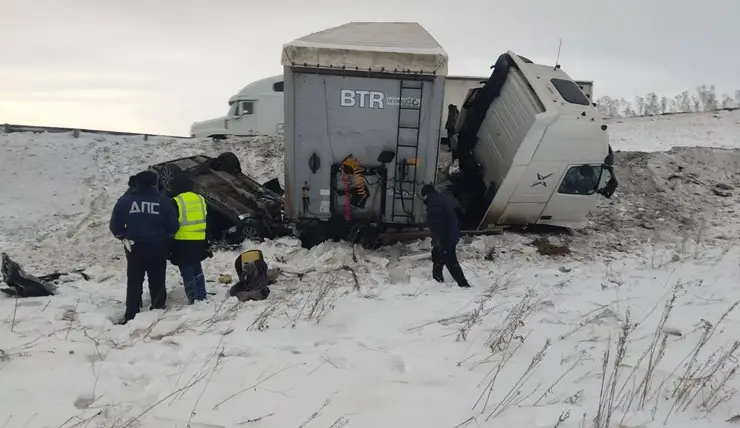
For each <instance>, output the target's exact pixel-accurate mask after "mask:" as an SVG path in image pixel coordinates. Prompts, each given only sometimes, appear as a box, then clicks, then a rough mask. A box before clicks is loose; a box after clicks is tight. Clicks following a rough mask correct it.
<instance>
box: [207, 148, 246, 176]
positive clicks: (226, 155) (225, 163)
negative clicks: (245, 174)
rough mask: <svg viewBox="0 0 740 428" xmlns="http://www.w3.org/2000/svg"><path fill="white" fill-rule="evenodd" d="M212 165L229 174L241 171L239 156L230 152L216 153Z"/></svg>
mask: <svg viewBox="0 0 740 428" xmlns="http://www.w3.org/2000/svg"><path fill="white" fill-rule="evenodd" d="M214 167H215V169H218V170H221V171H224V172H228V173H229V174H239V173H241V172H242V164H241V162H239V158H238V157H236V155H235V154H234V153H232V152H223V153H221V154H220V155H218V157H216V162H215V165H214Z"/></svg>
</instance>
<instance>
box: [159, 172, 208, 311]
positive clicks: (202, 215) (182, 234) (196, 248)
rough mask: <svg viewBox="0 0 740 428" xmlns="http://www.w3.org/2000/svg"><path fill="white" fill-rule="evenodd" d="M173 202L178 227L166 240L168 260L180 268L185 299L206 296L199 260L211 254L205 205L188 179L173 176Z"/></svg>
mask: <svg viewBox="0 0 740 428" xmlns="http://www.w3.org/2000/svg"><path fill="white" fill-rule="evenodd" d="M171 189H172V194H173V195H175V198H174V199H173V204H174V207H175V210H176V212H177V215H178V223H179V229H178V230H177V233H176V234H175V236H174V237H173V239H172V240H171V241H170V251H169V255H170V257H169V258H170V261H171V262H172V264H173V265H175V266H177V267H178V268H180V275H182V281H183V284H184V285H185V295H186V296H187V297H188V302H189V303H191V304H192V303H193V302H196V301H201V300H205V299H206V278H205V276H204V275H203V266H202V264H201V263H202V262H203V260H205V259H206V258H208V257H212V256H213V253H212V252H211V251H210V249H209V247H210V243H209V240H208V237H207V234H206V225H207V221H208V207H207V205H206V201H205V199H204V198H203V196H201V195H199V194H197V193H195V192H193V191H192V186H191V182H190V179H189V178H187V177H186V176H184V175H180V176H176V177H175V178H174V179H173V180H172V182H171Z"/></svg>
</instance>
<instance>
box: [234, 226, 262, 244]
mask: <svg viewBox="0 0 740 428" xmlns="http://www.w3.org/2000/svg"><path fill="white" fill-rule="evenodd" d="M239 237H240V238H241V239H242V242H243V241H254V242H262V238H263V236H262V233H261V231H260V229H259V227H257V226H256V225H254V224H245V225H243V226H241V227H240V228H239Z"/></svg>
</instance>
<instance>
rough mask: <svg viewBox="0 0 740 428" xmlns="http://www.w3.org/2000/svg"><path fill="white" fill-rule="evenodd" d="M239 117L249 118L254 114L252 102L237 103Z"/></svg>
mask: <svg viewBox="0 0 740 428" xmlns="http://www.w3.org/2000/svg"><path fill="white" fill-rule="evenodd" d="M238 113H239V116H249V115H251V114H254V101H241V102H240V103H239V111H238Z"/></svg>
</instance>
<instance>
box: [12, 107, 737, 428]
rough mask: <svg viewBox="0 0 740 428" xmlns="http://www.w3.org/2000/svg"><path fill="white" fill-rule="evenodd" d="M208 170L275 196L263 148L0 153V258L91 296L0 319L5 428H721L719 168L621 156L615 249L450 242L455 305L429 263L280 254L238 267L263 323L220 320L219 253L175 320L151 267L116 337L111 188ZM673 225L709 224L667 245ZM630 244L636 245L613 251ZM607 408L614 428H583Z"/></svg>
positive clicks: (137, 143) (46, 148)
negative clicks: (465, 281)
mask: <svg viewBox="0 0 740 428" xmlns="http://www.w3.org/2000/svg"><path fill="white" fill-rule="evenodd" d="M677 118H678V117H676V119H673V120H674V122H673V123H678V122H676V120H677ZM722 120H728V119H722ZM656 123H657V122H656ZM620 127H624V128H620ZM611 130H612V136H613V138H615V139H619V138H620V137H619V136H620V135H621V134H620V132H622V130H624V132H625V133H629V132H633V128H632V125H630V124H629V123H628V122H624V123H623V124H613V126H612V127H611ZM713 132H715V134H714V135H720V133H721V132H725V131H722V130H721V128H720V130H716V129H715V131H713ZM726 132H728V134H729V133H732V132H737V131H733V130H732V129H731V128H729V126H728V128H726ZM622 135H623V134H622ZM677 135H686V140H677V143H679V144H678V145H690V144H691V142H690V141H691V139H693V138H694V137H693V131H691V130H687V131H686V132H685V134H677ZM728 138H731V137H729V136H728ZM641 141H645V142H646V144H645V147H644V148H643V150H646V151H649V150H651V149H653V148H654V147H650V146H649V141H650V137H644V138H642V139H641ZM699 143H701V142H699ZM704 144H706V145H711V143H706V142H705V143H704ZM615 149H617V150H618V149H620V147H619V146H618V145H615ZM224 150H231V151H234V152H236V153H237V155H238V156H239V157H240V159H241V161H242V162H243V164H244V165H245V168H244V169H245V170H246V171H247V172H248V173H250V174H251V175H253V176H255V177H256V178H257V179H259V180H266V179H269V178H272V177H274V176H278V177H280V178H281V177H282V167H281V160H282V147H281V144H280V142H279V141H275V140H269V139H243V140H240V141H230V142H225V143H219V144H214V143H211V142H210V141H205V140H203V141H200V140H174V139H153V140H150V141H149V142H144V141H142V140H141V139H136V138H130V137H102V136H94V135H83V136H81V137H80V138H79V139H74V138H72V137H71V136H65V135H35V134H11V135H2V136H0V152H1V153H3V156H2V157H0V178H1V179H0V195H2V204H0V209H1V210H2V211H0V246H2V249H4V250H5V251H8V252H9V253H10V254H11V257H13V258H14V259H16V260H17V261H18V262H20V263H21V264H22V265H23V266H24V268H26V269H27V270H28V271H29V272H30V273H34V274H43V273H48V272H49V271H50V270H53V269H54V268H59V269H63V270H67V271H68V270H71V269H72V268H76V267H88V269H87V270H86V273H88V274H89V275H90V280H89V281H85V280H81V279H80V278H79V277H77V276H74V277H72V276H70V277H66V278H63V281H64V282H63V283H62V284H60V287H59V290H60V294H59V295H57V296H54V297H52V298H36V299H19V300H17V301H16V300H13V299H10V298H7V297H5V296H0V319H1V320H2V322H1V323H0V330H1V331H0V379H2V382H0V402H2V403H3V405H2V406H0V426H2V427H3V428H16V427H18V428H21V427H31V426H33V427H37V426H38V427H44V426H53V427H62V428H71V427H74V426H77V427H82V426H88V427H101V428H103V427H104V428H124V427H126V428H130V427H134V426H139V427H150V426H156V427H166V428H185V427H188V426H189V427H191V428H195V427H198V428H214V427H215V428H219V427H223V428H227V427H228V428H230V427H235V426H260V427H285V426H301V424H304V426H306V425H307V426H309V427H310V426H325V427H330V426H331V427H335V428H336V427H343V426H348V427H378V426H429V427H455V426H457V427H467V426H487V425H491V424H492V425H495V426H499V425H500V426H522V427H530V426H531V427H543V428H545V427H553V426H558V427H559V428H565V427H580V426H592V421H593V420H594V418H596V417H597V415H600V416H599V417H600V418H601V421H600V423H601V424H600V425H598V424H597V425H596V426H606V421H605V420H604V419H605V418H606V415H607V414H611V416H610V422H611V426H617V425H621V426H634V427H637V426H641V427H647V428H653V427H655V428H657V427H659V426H664V425H663V424H664V421H665V420H666V419H667V421H668V422H667V425H668V426H671V427H689V426H690V427H691V428H704V427H707V428H708V427H716V426H720V425H721V424H722V423H723V422H724V421H726V420H729V419H731V418H733V416H735V415H737V414H739V413H740V405H739V404H738V402H737V400H735V399H731V398H730V397H731V396H732V394H733V391H734V390H736V389H737V388H740V383H739V382H738V380H737V378H733V377H732V376H731V374H732V373H733V372H732V370H733V369H734V368H736V366H737V363H736V361H737V359H736V358H737V356H738V355H737V348H733V346H734V345H733V344H736V343H737V342H736V340H737V337H736V336H737V335H736V334H735V333H734V332H735V331H736V328H734V327H736V326H737V325H738V323H739V322H740V316H739V315H738V312H736V310H730V309H732V305H733V304H734V303H735V301H736V300H737V296H738V295H740V284H738V282H737V280H736V278H737V259H738V257H740V249H738V248H737V247H736V246H735V245H734V243H735V242H736V239H737V237H738V235H737V225H738V219H737V216H736V214H735V207H737V206H738V201H737V199H736V196H734V193H735V191H734V189H729V190H728V187H730V188H731V187H733V186H735V184H734V181H733V180H734V179H735V175H734V174H736V171H740V169H738V168H737V165H736V163H735V162H736V159H738V155H737V154H736V153H735V151H730V150H725V151H718V150H717V149H699V148H691V149H678V150H672V151H670V152H655V153H641V152H621V153H618V154H617V159H618V167H619V169H618V173H619V177H620V182H621V185H622V187H620V191H619V192H618V194H617V198H616V199H614V201H613V202H612V204H613V205H609V206H604V207H602V208H601V209H603V210H605V213H606V212H612V213H613V214H614V216H613V217H611V219H612V220H610V221H613V222H614V224H613V226H611V227H609V225H608V224H607V223H603V222H602V223H598V222H597V221H596V220H595V223H594V226H593V227H592V228H591V229H589V230H587V231H586V233H585V234H575V235H573V236H557V237H551V239H553V240H555V239H559V240H563V241H568V242H570V245H571V246H572V248H574V249H575V250H576V251H575V253H574V254H571V255H567V256H562V257H559V258H548V257H545V256H543V255H541V254H539V253H538V251H537V249H536V248H535V247H534V246H531V245H529V243H530V241H531V240H532V238H533V237H534V236H526V235H522V234H514V233H506V234H503V235H500V236H487V237H480V238H474V239H473V238H466V239H464V240H463V242H462V243H461V245H460V250H459V257H460V260H461V263H462V265H463V268H464V270H465V271H466V274H467V275H468V277H469V279H470V282H471V283H472V285H473V288H472V289H469V290H463V289H459V288H457V287H456V286H455V285H454V284H450V283H449V282H448V283H446V284H437V283H436V282H434V281H432V280H431V278H430V269H431V266H430V263H429V261H427V260H423V257H417V255H419V254H428V251H429V245H430V243H429V241H428V240H426V241H419V242H414V243H411V244H408V245H395V246H392V247H388V248H384V249H382V250H380V251H366V250H362V249H353V248H350V247H349V246H347V245H346V244H343V243H324V244H322V245H319V246H317V247H315V248H313V249H311V250H310V251H309V250H306V249H303V248H300V246H299V244H298V242H297V241H296V240H294V239H288V238H281V239H278V240H276V241H272V242H266V243H262V244H260V245H256V244H253V243H245V245H244V246H245V247H247V248H253V247H258V248H260V249H262V250H263V251H264V253H265V256H266V259H267V262H268V264H270V266H273V267H274V266H280V265H282V266H290V267H291V268H292V269H291V270H292V271H293V272H296V273H293V274H283V275H281V276H280V277H279V279H278V282H277V284H275V285H274V287H273V294H272V295H271V296H270V298H269V299H268V300H267V301H264V302H250V303H238V302H236V301H235V300H234V299H233V298H229V297H227V293H228V286H226V285H221V284H218V283H216V282H215V280H216V278H217V277H218V275H219V274H221V273H229V274H233V273H234V272H232V271H233V260H234V257H236V255H237V253H236V252H218V253H217V254H216V255H215V256H214V257H213V258H212V259H209V260H207V261H206V262H205V263H204V269H205V275H206V278H207V279H208V285H207V289H208V291H209V292H210V293H211V294H212V295H211V299H210V301H209V302H207V303H201V304H197V305H193V306H185V305H184V292H183V290H182V285H181V281H180V279H179V275H178V272H177V271H176V270H175V269H174V268H172V267H170V268H169V270H168V276H167V281H168V291H169V295H168V308H167V309H166V310H164V311H161V310H158V311H148V310H146V307H147V306H148V303H149V302H148V296H146V294H145V302H144V306H145V309H144V311H143V312H142V313H141V314H140V315H139V316H137V318H136V319H135V320H134V321H132V322H130V323H129V324H127V325H125V326H119V325H113V321H114V320H117V319H119V318H120V317H121V315H122V313H123V300H124V295H125V269H124V262H123V261H122V260H120V257H121V256H122V249H121V248H119V247H118V244H117V243H116V242H115V240H114V239H112V238H111V237H110V236H109V233H108V231H107V221H108V216H109V214H110V209H111V207H112V204H113V201H114V200H115V198H117V197H118V195H120V194H121V193H122V192H123V191H124V189H125V184H126V179H127V177H128V176H129V175H130V174H132V173H134V172H137V171H139V170H141V169H142V168H145V167H146V166H147V165H149V164H151V163H156V162H159V161H161V160H166V159H169V158H173V157H179V156H186V155H190V154H194V153H197V152H206V153H208V154H216V153H218V152H221V151H224ZM641 183H642V184H641ZM717 183H724V184H725V185H723V186H720V187H717V186H716V184H717ZM660 188H662V189H663V190H662V191H661V190H659V189H660ZM728 193H729V194H728ZM723 195H724V196H723ZM610 210H611V211H610ZM682 210H683V211H682ZM636 213H641V214H636ZM681 213H688V214H689V215H691V216H692V219H697V218H699V217H701V216H704V217H705V218H706V219H707V220H708V221H707V222H705V223H701V222H697V223H688V222H687V223H686V225H683V224H684V223H682V221H683V220H682V219H681V217H680V216H681V215H682V214H681ZM661 219H663V220H662V221H661ZM638 220H639V221H640V222H644V223H645V224H644V225H643V224H641V223H639V222H637V221H638ZM713 220H720V221H721V223H720V224H714V223H712V221H713ZM599 221H600V220H599ZM702 224H704V226H702ZM678 225H683V226H680V227H678ZM688 231H691V233H688ZM659 232H660V233H659ZM719 234H724V239H719V238H718V237H717V235H719ZM631 240H634V241H635V243H636V244H641V243H644V242H646V241H652V242H654V245H651V246H647V247H645V246H644V245H643V246H642V247H641V249H640V250H639V251H635V250H632V251H630V252H629V253H623V254H620V253H615V252H614V251H613V250H615V249H619V248H618V247H619V245H620V244H621V243H627V244H631V242H630V241H631ZM639 246H640V245H630V246H629V248H636V247H639ZM623 249H625V250H626V249H628V248H627V245H625V246H624V247H623ZM493 250H495V251H493ZM353 253H354V256H355V257H354V258H356V259H357V261H355V260H354V259H353ZM489 254H495V256H494V257H493V260H489V258H488V257H487V256H488V255H489ZM344 266H347V267H349V268H351V269H352V270H353V271H354V273H355V275H356V279H357V280H356V281H355V279H354V277H353V275H352V273H351V272H350V271H348V270H346V269H343V267H344ZM674 296H675V298H674ZM728 310H730V311H729V312H728ZM666 311H668V312H669V315H668V316H664V313H665V312H666ZM726 312H728V313H727V314H726V315H723V314H725V313H726ZM663 318H666V319H667V321H665V322H664V321H662V319H663ZM709 323H711V324H709ZM620 334H623V335H624V334H626V335H627V336H626V338H624V340H622V342H623V343H625V344H626V345H625V346H622V347H621V348H622V351H618V348H620V346H619V345H618V342H619V336H620ZM700 343H704V344H703V345H701V346H699V345H698V344H700ZM607 349H611V351H610V354H609V355H608V358H609V360H608V363H607V364H606V369H604V365H603V359H604V356H605V352H606V350H607ZM697 349H698V351H697ZM733 355H734V356H733ZM604 371H605V372H606V374H605V375H604V373H603V372H604ZM615 371H616V372H618V373H617V374H618V375H617V376H613V373H614V372H615ZM615 378H616V379H617V380H616V383H612V381H610V379H612V380H613V379H615ZM602 379H606V380H605V381H602ZM645 379H650V382H643V381H644V380H645ZM602 385H603V386H602ZM612 385H613V388H614V389H613V390H614V391H615V392H614V397H613V400H611V403H612V404H611V405H609V406H608V408H610V409H613V411H612V410H610V411H601V412H599V407H600V404H599V401H600V399H599V397H600V396H601V395H602V393H601V392H602V389H606V390H607V391H609V390H612V389H611V388H612ZM645 385H647V387H646V386H645ZM643 392H644V397H645V398H644V400H643V398H642V397H643ZM604 401H605V400H602V405H603V402H604ZM606 401H609V399H606ZM602 408H603V407H602ZM486 419H488V422H486ZM559 420H562V422H558V421H559ZM584 420H585V421H586V422H585V423H584V422H583V421H584Z"/></svg>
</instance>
